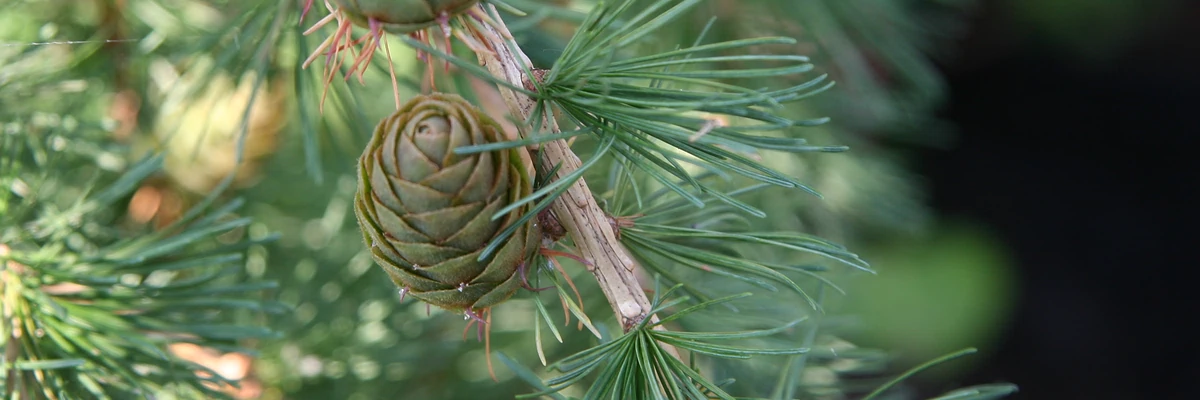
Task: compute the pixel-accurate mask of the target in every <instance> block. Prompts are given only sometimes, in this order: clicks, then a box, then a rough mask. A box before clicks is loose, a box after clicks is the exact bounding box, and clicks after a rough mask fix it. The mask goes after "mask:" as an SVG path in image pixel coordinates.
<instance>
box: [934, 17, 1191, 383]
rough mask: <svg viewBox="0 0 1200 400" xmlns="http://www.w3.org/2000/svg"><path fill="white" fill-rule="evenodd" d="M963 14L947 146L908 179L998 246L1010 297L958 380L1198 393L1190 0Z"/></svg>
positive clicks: (953, 63) (952, 62)
mask: <svg viewBox="0 0 1200 400" xmlns="http://www.w3.org/2000/svg"><path fill="white" fill-rule="evenodd" d="M975 15H976V16H975V18H974V19H973V20H972V21H971V25H970V29H969V32H968V34H967V35H966V37H964V38H963V39H962V40H960V41H959V42H958V46H957V49H956V51H955V52H954V53H955V54H954V56H953V57H949V58H945V59H943V60H942V61H941V67H942V68H943V70H944V72H945V73H946V74H947V79H948V80H949V86H950V89H951V93H950V96H951V97H950V98H949V99H948V101H947V105H946V106H945V107H944V109H943V111H942V116H943V117H944V118H946V119H947V120H949V121H950V122H952V123H953V124H954V125H955V127H956V129H957V131H958V132H957V133H958V134H957V137H956V141H955V142H954V143H953V144H952V146H950V147H948V148H947V149H944V150H927V149H923V150H920V151H921V154H922V155H921V157H920V160H921V161H920V163H919V172H921V173H922V174H923V176H924V177H926V178H927V179H928V181H927V184H929V187H930V188H931V189H932V193H931V196H930V197H931V199H932V203H933V206H934V207H935V208H936V209H937V211H938V213H940V214H943V215H947V216H960V217H963V218H969V219H971V220H974V221H978V222H980V223H981V224H982V225H984V226H986V227H987V228H990V229H989V230H990V231H991V232H992V233H993V236H995V237H996V238H997V239H998V240H999V241H1000V242H1002V243H1003V244H1004V246H1005V247H1007V248H1008V253H1009V255H1010V257H1011V259H1012V260H1011V261H1012V263H1011V265H1012V268H1013V269H1014V270H1013V271H1012V274H1013V276H1014V279H1015V282H1014V285H1015V288H1016V293H1015V301H1014V302H1013V305H1012V307H1013V308H1012V309H1011V320H1010V321H1009V323H1008V324H1007V326H1006V327H1005V328H1004V329H1003V331H1002V332H1000V333H999V339H998V340H997V342H996V343H995V344H994V345H993V346H992V347H993V348H991V349H989V350H990V351H988V353H989V355H988V356H987V357H988V359H987V360H985V361H981V362H980V363H979V365H978V367H977V369H975V370H974V371H973V372H971V373H970V375H969V376H966V377H962V378H961V380H960V382H959V383H987V382H993V381H1008V382H1014V383H1017V384H1019V385H1020V387H1021V392H1020V393H1018V394H1017V395H1015V396H1014V397H1013V398H1021V399H1184V398H1196V397H1195V396H1196V395H1195V394H1194V392H1195V390H1194V387H1193V384H1195V383H1196V382H1198V381H1200V364H1197V362H1196V356H1197V355H1200V352H1197V350H1198V349H1197V347H1198V345H1197V341H1196V339H1195V336H1196V333H1195V332H1196V331H1195V330H1194V329H1193V328H1192V325H1191V323H1192V319H1193V318H1194V317H1196V316H1198V315H1200V312H1198V311H1200V309H1198V307H1197V303H1196V300H1195V296H1193V292H1194V291H1195V290H1196V289H1195V286H1196V280H1195V279H1194V278H1195V277H1196V276H1197V274H1195V273H1194V272H1193V271H1194V270H1195V268H1196V266H1195V263H1194V262H1193V261H1192V258H1191V257H1188V253H1189V251H1188V250H1187V249H1188V248H1189V247H1190V246H1193V245H1195V244H1194V240H1195V239H1196V238H1197V235H1195V234H1194V233H1193V232H1194V229H1195V225H1194V221H1196V218H1195V216H1196V215H1195V214H1196V212H1195V208H1194V203H1192V202H1191V201H1190V199H1191V198H1192V196H1189V195H1190V194H1191V192H1192V187H1193V186H1194V185H1196V184H1197V183H1200V179H1197V167H1196V165H1195V163H1194V161H1193V160H1194V157H1195V156H1194V155H1193V154H1194V152H1195V149H1197V139H1196V137H1197V134H1200V124H1198V123H1197V111H1198V110H1200V95H1198V93H1200V76H1198V75H1197V72H1200V68H1198V66H1200V2H1192V1H1115V0H1114V1H1102V2H1091V1H1076V0H1064V1H1048V0H1029V1H1023V0H1020V1H988V2H985V3H984V4H983V6H982V7H981V8H980V9H979V10H978V12H976V13H975ZM940 389H943V388H942V387H937V388H930V392H931V394H932V393H933V392H938V390H940Z"/></svg>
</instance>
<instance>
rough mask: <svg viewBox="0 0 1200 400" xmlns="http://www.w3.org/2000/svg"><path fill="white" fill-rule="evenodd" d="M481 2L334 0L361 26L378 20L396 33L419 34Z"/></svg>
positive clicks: (469, 0) (386, 28) (463, 0)
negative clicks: (443, 18)
mask: <svg viewBox="0 0 1200 400" xmlns="http://www.w3.org/2000/svg"><path fill="white" fill-rule="evenodd" d="M478 2H479V0H333V3H334V4H336V5H337V6H338V8H339V9H340V10H342V11H344V12H345V13H346V16H347V17H349V18H350V19H351V20H353V21H354V22H355V23H357V24H359V25H361V26H364V27H365V26H368V23H367V21H369V20H370V19H374V20H376V21H379V22H380V23H381V24H382V25H383V29H385V30H387V31H389V32H393V33H409V32H416V31H419V30H421V29H425V28H428V27H430V26H433V25H436V24H438V19H439V18H442V17H443V16H445V17H452V16H455V15H457V14H459V13H462V12H463V11H466V10H467V9H468V8H470V7H471V6H474V5H475V3H478Z"/></svg>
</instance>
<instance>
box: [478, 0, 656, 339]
mask: <svg viewBox="0 0 1200 400" xmlns="http://www.w3.org/2000/svg"><path fill="white" fill-rule="evenodd" d="M479 7H481V8H484V7H486V8H484V10H485V12H486V10H487V8H490V9H491V11H492V12H491V13H488V14H489V15H496V14H495V13H494V12H495V8H494V6H491V5H482V4H481V5H479ZM482 25H483V26H484V29H485V30H486V31H490V32H487V33H490V34H489V35H484V36H487V37H488V38H483V39H484V40H488V41H489V43H487V45H488V47H489V48H490V49H491V50H493V51H494V53H493V54H482V53H481V54H479V60H480V64H482V65H483V66H484V67H486V68H487V69H488V71H490V72H491V73H492V75H494V76H496V77H498V78H501V79H503V80H505V81H507V82H509V83H510V84H512V85H514V86H517V87H526V88H532V87H533V85H532V84H531V82H528V78H527V76H526V75H525V72H524V71H526V70H530V71H532V70H533V67H532V63H530V61H529V58H528V57H526V56H525V54H524V53H523V52H521V50H520V48H517V47H516V46H515V45H512V46H510V45H509V44H508V43H507V41H506V40H504V39H502V38H505V37H511V35H510V34H509V32H508V31H507V27H505V25H504V23H503V21H499V20H497V21H496V27H492V26H488V24H482ZM497 28H498V29H499V30H503V32H501V31H499V30H497ZM500 94H501V96H503V98H504V101H505V103H507V104H508V106H509V109H510V112H512V115H514V116H519V117H520V118H523V119H526V120H527V119H529V116H530V115H531V114H532V113H533V110H534V108H535V107H536V106H537V102H536V101H535V100H534V99H532V98H529V97H528V96H526V95H524V94H522V93H520V92H516V91H513V90H511V89H509V88H507V87H503V86H501V87H500ZM542 124H543V126H544V127H545V129H547V130H549V131H550V133H558V132H560V129H559V127H558V124H557V123H556V122H555V120H554V118H553V117H552V116H550V115H549V113H546V114H544V115H543V121H542ZM537 158H538V160H537V162H538V163H539V164H540V165H541V167H542V169H543V170H551V169H553V168H554V166H556V165H561V166H560V167H559V168H558V170H557V172H556V173H555V176H554V178H555V179H562V178H563V177H565V176H567V175H569V174H571V173H572V172H574V171H576V170H578V169H579V168H580V165H581V161H580V160H579V157H578V156H576V155H575V153H574V152H573V151H571V147H570V146H569V145H568V144H567V142H566V141H565V140H561V139H560V140H555V141H552V142H548V143H543V144H541V145H540V147H539V151H538V153H537ZM551 211H552V212H553V213H554V216H555V217H556V218H557V219H558V221H559V223H560V224H562V226H563V227H564V228H566V231H567V233H568V234H569V235H570V236H571V239H573V241H574V243H575V246H576V247H577V248H578V250H579V252H580V253H581V255H582V256H583V257H584V258H585V259H586V260H588V261H589V262H591V263H592V265H591V266H589V267H588V268H589V270H590V271H591V272H592V274H593V275H594V276H595V277H596V281H597V282H598V283H599V284H600V288H601V289H602V290H603V291H604V295H605V297H607V298H608V303H609V305H610V306H612V309H613V312H614V313H615V314H616V316H617V318H618V319H619V320H620V322H621V325H622V327H623V328H624V329H625V330H626V331H628V330H629V329H631V328H632V327H634V326H636V325H637V324H638V323H640V322H642V321H643V320H645V319H646V318H652V320H651V321H656V320H657V317H655V316H652V315H650V314H649V313H650V310H651V305H650V300H649V299H648V298H647V297H646V292H645V291H644V290H643V289H642V286H641V284H639V283H638V280H637V276H636V274H635V269H636V268H637V264H636V263H635V262H634V261H633V258H631V257H630V256H629V254H628V252H626V250H625V248H624V247H622V246H621V244H620V241H619V240H618V239H617V232H616V231H615V230H614V228H613V225H612V224H611V223H610V222H609V217H608V215H607V214H605V213H604V210H602V209H600V205H599V204H597V203H596V199H595V198H594V197H593V196H592V191H591V190H590V189H588V185H587V182H586V181H584V179H582V178H580V179H579V180H576V181H575V182H574V183H573V184H571V187H570V188H569V189H568V190H567V192H566V193H564V194H563V195H562V196H561V197H559V198H558V199H557V200H555V201H554V204H553V205H551ZM659 328H661V327H659ZM668 351H670V352H671V353H672V354H673V355H675V356H676V357H678V356H679V355H678V353H677V351H676V350H675V349H674V348H668Z"/></svg>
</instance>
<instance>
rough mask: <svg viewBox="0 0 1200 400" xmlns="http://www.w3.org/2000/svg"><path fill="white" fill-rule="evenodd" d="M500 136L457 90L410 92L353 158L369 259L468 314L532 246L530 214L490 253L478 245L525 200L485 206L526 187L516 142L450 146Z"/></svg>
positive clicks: (424, 295) (510, 282) (516, 279)
mask: <svg viewBox="0 0 1200 400" xmlns="http://www.w3.org/2000/svg"><path fill="white" fill-rule="evenodd" d="M504 139H505V137H504V134H503V131H502V130H501V127H500V125H499V124H498V123H496V122H495V121H494V120H492V119H491V118H489V117H488V116H487V115H485V114H484V113H483V111H482V110H480V109H478V108H476V107H475V106H473V105H471V104H470V103H468V102H467V101H466V100H464V99H463V98H462V97H459V96H457V95H451V94H433V95H427V96H419V97H417V98H414V99H412V100H410V101H409V102H408V104H405V105H404V106H403V107H401V108H400V110H399V111H397V112H396V113H395V114H393V115H392V116H391V117H388V118H387V119H385V120H383V122H381V123H380V124H379V126H378V127H377V128H376V129H375V134H374V136H373V137H372V138H371V141H370V143H369V144H368V145H367V148H366V150H364V151H363V154H362V157H361V158H359V166H358V172H359V174H358V192H357V193H356V194H355V197H354V214H355V216H357V218H358V224H359V227H360V228H362V231H363V236H364V239H365V240H366V243H367V246H369V247H370V248H371V254H372V256H373V257H374V259H375V262H376V263H378V264H379V265H380V266H381V267H383V269H384V271H386V272H387V273H388V275H390V276H391V277H392V281H393V282H395V283H396V285H399V286H400V287H401V288H402V289H401V292H402V293H404V292H407V293H408V294H411V295H413V296H414V297H417V298H419V299H421V300H424V301H425V302H428V303H430V304H433V305H436V306H438V307H442V308H445V309H447V310H453V311H467V312H468V313H476V312H477V311H478V310H483V309H486V308H488V307H491V306H493V305H495V304H497V303H500V302H502V301H504V300H506V299H508V297H509V296H512V294H513V293H514V292H515V291H516V290H517V289H518V288H519V287H520V286H521V283H522V279H523V278H522V277H520V276H518V275H520V274H517V273H516V272H517V269H518V267H520V266H521V265H522V264H523V263H524V262H525V260H527V259H528V258H529V256H530V255H531V254H532V252H533V251H535V250H537V248H538V246H539V245H540V240H541V232H540V231H539V230H538V228H537V226H536V225H534V224H532V223H526V224H524V225H522V226H520V227H518V228H517V230H516V233H514V234H513V235H512V236H511V237H510V238H509V239H507V242H506V243H504V244H503V245H502V246H501V247H500V248H499V249H498V250H496V251H495V252H493V254H492V255H491V256H490V257H488V258H486V259H484V260H483V261H478V260H477V259H478V257H479V255H480V253H481V252H482V250H483V249H484V247H486V246H487V245H488V243H489V242H491V241H492V239H493V238H495V237H496V235H497V234H499V233H500V232H501V231H503V230H504V229H505V228H507V227H508V226H509V225H511V224H514V223H516V221H517V219H518V218H520V217H521V215H522V214H524V213H526V212H528V211H529V207H531V206H526V207H521V208H519V209H517V210H514V211H512V212H510V213H509V214H507V215H505V216H504V217H503V218H501V219H499V220H495V221H493V220H492V215H494V214H495V212H496V211H497V210H499V209H501V208H503V207H504V206H506V205H508V204H510V203H512V202H514V201H516V200H518V199H521V198H522V197H524V196H528V195H529V194H530V193H531V192H532V191H533V182H532V181H531V178H530V176H529V174H528V172H527V170H526V169H525V167H524V164H523V162H522V158H521V155H520V153H519V152H522V151H525V149H524V148H516V149H510V150H498V151H492V152H484V153H476V154H469V155H457V154H454V152H453V150H454V149H455V148H457V147H461V146H466V145H476V144H484V143H494V142H499V141H503V140H504Z"/></svg>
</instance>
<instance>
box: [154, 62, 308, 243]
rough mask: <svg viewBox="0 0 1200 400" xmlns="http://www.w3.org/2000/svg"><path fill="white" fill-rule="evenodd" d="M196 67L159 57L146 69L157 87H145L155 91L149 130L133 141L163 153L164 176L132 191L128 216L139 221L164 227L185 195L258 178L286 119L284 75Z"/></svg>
mask: <svg viewBox="0 0 1200 400" xmlns="http://www.w3.org/2000/svg"><path fill="white" fill-rule="evenodd" d="M197 64H198V65H197V66H196V67H193V68H191V69H189V70H188V71H187V72H184V73H182V74H179V73H178V71H177V70H176V68H175V67H173V66H170V65H169V64H167V63H166V62H160V63H155V64H153V65H152V66H151V72H150V75H151V77H152V84H151V86H152V87H153V88H154V89H156V90H152V91H151V92H152V93H155V92H157V93H160V94H161V95H158V96H154V97H157V98H156V99H152V100H151V101H150V103H151V104H153V105H157V106H158V109H157V112H156V115H157V116H156V118H155V120H154V123H153V125H152V126H151V128H150V129H152V133H151V134H149V135H146V137H145V138H144V140H143V141H142V142H140V143H139V144H138V145H139V146H142V147H144V148H146V151H161V152H163V154H164V158H165V159H164V161H163V172H164V173H165V177H164V179H152V180H150V181H149V182H148V183H147V184H146V185H145V186H144V187H143V188H142V189H141V190H139V191H138V193H136V194H135V195H134V196H135V197H134V201H133V202H131V205H130V208H131V209H130V215H131V216H132V217H133V218H134V219H135V220H137V221H138V222H141V223H145V222H148V221H150V220H151V219H155V221H156V222H155V224H156V225H157V226H159V227H161V226H164V225H166V224H169V223H170V222H171V221H173V220H174V218H176V217H177V216H178V215H180V214H181V212H182V211H184V210H186V209H187V207H188V206H189V201H188V200H189V199H193V198H197V197H200V196H205V195H208V194H209V193H210V192H212V191H213V190H216V189H217V188H218V185H219V184H220V183H221V181H222V180H224V179H225V178H226V177H228V176H229V175H230V174H232V175H233V180H232V182H231V183H230V186H229V188H231V189H243V188H247V187H250V186H252V185H254V184H255V183H257V182H258V180H259V178H260V177H261V169H262V166H263V164H264V163H265V162H266V161H267V160H269V159H270V156H271V155H272V154H274V153H275V152H276V151H277V150H278V149H279V146H280V144H281V142H282V141H281V138H280V134H281V133H282V132H283V128H284V127H285V126H286V125H287V122H288V121H289V120H290V119H291V118H290V116H289V115H288V112H289V109H288V107H287V101H286V100H287V98H286V96H287V94H288V89H289V88H290V85H288V84H287V83H288V82H287V80H286V79H284V78H283V77H275V78H273V79H270V80H269V81H268V80H267V79H263V80H261V82H260V79H259V78H258V76H257V74H256V73H254V72H253V71H251V72H246V73H245V74H243V75H241V77H240V78H238V77H234V76H232V75H231V74H229V73H227V72H225V71H222V70H219V69H214V68H212V67H210V66H209V65H211V62H205V61H201V62H199V63H197ZM243 132H244V133H245V135H244V138H243V137H242V136H243V135H242V133H243ZM239 145H241V152H242V153H241V160H240V162H239V159H238V147H239ZM146 151H142V152H137V153H138V154H144V153H145V152H146Z"/></svg>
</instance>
